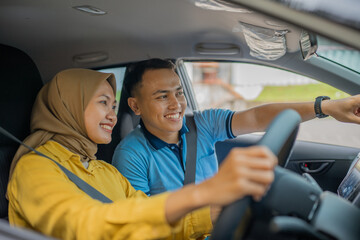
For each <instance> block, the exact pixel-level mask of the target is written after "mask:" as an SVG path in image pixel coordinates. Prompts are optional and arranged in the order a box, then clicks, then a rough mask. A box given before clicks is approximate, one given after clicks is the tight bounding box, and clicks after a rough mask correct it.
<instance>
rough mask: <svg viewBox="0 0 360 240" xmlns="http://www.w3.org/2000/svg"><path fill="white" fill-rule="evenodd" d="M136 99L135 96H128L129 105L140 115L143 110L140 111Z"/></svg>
mask: <svg viewBox="0 0 360 240" xmlns="http://www.w3.org/2000/svg"><path fill="white" fill-rule="evenodd" d="M136 100H137V99H136V98H134V97H129V98H128V105H129V107H130V108H131V110H133V112H134V113H135V115H140V113H141V111H140V108H139V106H138V104H137V101H136Z"/></svg>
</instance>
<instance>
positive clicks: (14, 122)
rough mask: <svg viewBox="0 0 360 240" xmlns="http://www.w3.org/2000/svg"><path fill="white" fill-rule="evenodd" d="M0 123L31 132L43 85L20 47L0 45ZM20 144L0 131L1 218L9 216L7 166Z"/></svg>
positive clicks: (22, 132)
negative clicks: (32, 119) (32, 115)
mask: <svg viewBox="0 0 360 240" xmlns="http://www.w3.org/2000/svg"><path fill="white" fill-rule="evenodd" d="M0 74H1V78H0V85H1V86H0V111H1V118H0V126H1V127H3V128H4V129H6V130H7V131H9V132H10V133H12V134H13V135H15V136H16V137H17V138H19V139H20V140H23V139H24V138H25V137H26V136H27V135H28V134H29V132H30V114H31V109H32V105H33V103H34V100H35V97H36V95H37V93H38V91H39V90H40V88H41V87H42V85H43V82H42V81H41V77H40V73H39V70H38V69H37V67H36V65H35V63H34V62H33V61H32V60H31V58H30V57H29V56H28V55H27V54H25V53H24V52H22V51H20V50H19V49H16V48H13V47H10V46H6V45H2V44H0ZM18 147H19V145H18V144H17V143H15V142H14V141H13V140H11V139H9V138H7V137H5V136H4V135H2V134H0V218H5V219H6V218H7V216H8V201H7V200H6V198H5V193H6V188H7V183H8V178H9V168H10V163H11V161H12V158H13V156H14V154H15V152H16V150H17V148H18Z"/></svg>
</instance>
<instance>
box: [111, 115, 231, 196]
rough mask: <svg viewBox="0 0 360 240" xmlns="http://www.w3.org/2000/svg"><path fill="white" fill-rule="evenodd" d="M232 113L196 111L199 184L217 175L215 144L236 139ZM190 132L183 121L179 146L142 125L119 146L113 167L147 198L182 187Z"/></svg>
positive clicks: (197, 174) (197, 177)
mask: <svg viewBox="0 0 360 240" xmlns="http://www.w3.org/2000/svg"><path fill="white" fill-rule="evenodd" d="M233 114H234V112H233V111H230V110H224V109H209V110H205V111H202V112H194V120H195V124H196V128H197V160H196V176H195V182H196V183H200V182H202V181H204V180H205V179H207V178H209V177H211V176H213V175H214V174H215V173H216V172H217V170H218V161H217V158H216V153H215V143H216V142H218V141H223V140H226V139H229V138H234V136H233V133H232V130H231V120H232V116H233ZM188 131H189V130H188V128H187V127H186V122H185V118H184V121H183V127H182V128H181V130H180V136H181V140H180V143H179V145H177V144H168V143H166V142H164V141H162V140H161V139H159V138H158V137H156V136H154V135H152V134H151V133H150V132H148V131H147V130H146V128H145V126H144V125H143V124H140V125H139V126H138V127H137V128H135V129H134V130H133V131H132V132H131V133H130V134H128V135H127V136H126V137H125V138H124V139H123V140H122V141H121V142H120V144H119V145H118V146H117V147H116V149H115V152H114V156H113V160H112V164H113V165H114V166H115V167H116V168H117V169H118V170H119V171H120V172H121V173H122V174H123V175H124V176H125V177H126V178H127V179H128V180H129V181H130V183H131V185H132V186H133V187H134V188H135V189H137V190H141V191H143V192H145V193H146V194H148V195H154V194H158V193H162V192H165V191H171V190H176V189H178V188H181V187H182V186H183V182H184V176H185V174H184V166H186V157H185V156H186V134H187V133H188ZM183 156H184V157H183Z"/></svg>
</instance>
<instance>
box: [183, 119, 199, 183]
mask: <svg viewBox="0 0 360 240" xmlns="http://www.w3.org/2000/svg"><path fill="white" fill-rule="evenodd" d="M186 126H187V128H188V129H189V132H188V133H186V166H185V177H184V185H186V184H189V183H194V182H195V175H196V152H197V129H196V124H195V120H194V115H193V114H191V115H190V114H189V115H187V116H186Z"/></svg>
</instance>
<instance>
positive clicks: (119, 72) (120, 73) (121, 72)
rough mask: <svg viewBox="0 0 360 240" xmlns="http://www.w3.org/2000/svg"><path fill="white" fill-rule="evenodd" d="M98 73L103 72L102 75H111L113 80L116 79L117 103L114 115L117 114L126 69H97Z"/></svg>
mask: <svg viewBox="0 0 360 240" xmlns="http://www.w3.org/2000/svg"><path fill="white" fill-rule="evenodd" d="M98 71H99V72H104V73H113V74H114V75H115V78H116V101H117V105H116V114H117V113H118V110H119V102H120V96H121V88H122V84H123V81H124V76H125V71H126V67H115V68H103V69H98Z"/></svg>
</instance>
